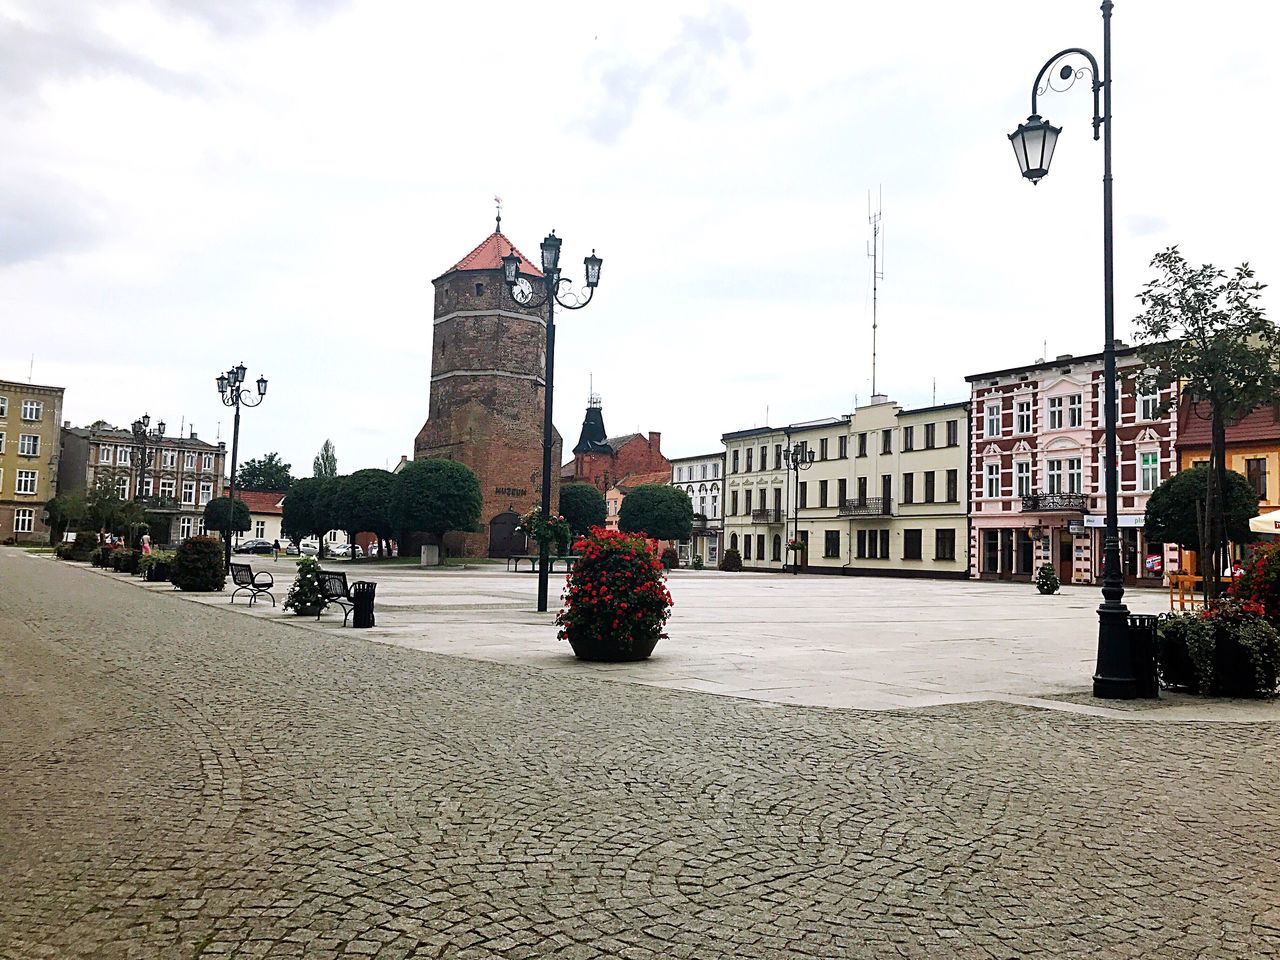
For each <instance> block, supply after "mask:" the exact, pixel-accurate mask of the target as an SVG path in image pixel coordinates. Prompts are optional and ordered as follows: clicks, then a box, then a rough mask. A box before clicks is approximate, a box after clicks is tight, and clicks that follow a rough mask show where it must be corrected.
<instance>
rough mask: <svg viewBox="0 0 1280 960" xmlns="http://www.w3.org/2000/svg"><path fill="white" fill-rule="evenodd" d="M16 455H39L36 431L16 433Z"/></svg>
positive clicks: (38, 437) (38, 439) (38, 440)
mask: <svg viewBox="0 0 1280 960" xmlns="http://www.w3.org/2000/svg"><path fill="white" fill-rule="evenodd" d="M18 455H19V456H22V457H38V456H40V435H39V434H36V433H20V434H18Z"/></svg>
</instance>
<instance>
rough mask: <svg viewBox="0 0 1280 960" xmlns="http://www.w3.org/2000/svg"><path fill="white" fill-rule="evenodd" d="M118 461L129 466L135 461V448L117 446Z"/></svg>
mask: <svg viewBox="0 0 1280 960" xmlns="http://www.w3.org/2000/svg"><path fill="white" fill-rule="evenodd" d="M116 463H117V464H118V465H119V466H122V467H127V466H129V465H130V464H132V463H133V450H132V448H130V447H116Z"/></svg>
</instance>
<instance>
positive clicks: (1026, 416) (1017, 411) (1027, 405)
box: [1013, 400, 1031, 433]
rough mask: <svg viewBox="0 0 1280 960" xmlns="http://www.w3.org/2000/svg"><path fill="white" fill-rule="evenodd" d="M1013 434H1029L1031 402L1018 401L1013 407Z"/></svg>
mask: <svg viewBox="0 0 1280 960" xmlns="http://www.w3.org/2000/svg"><path fill="white" fill-rule="evenodd" d="M1013 432H1014V433H1030V432H1031V401H1030V400H1019V401H1018V402H1017V403H1015V404H1014V405H1013Z"/></svg>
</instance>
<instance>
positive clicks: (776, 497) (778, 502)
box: [773, 487, 782, 516]
mask: <svg viewBox="0 0 1280 960" xmlns="http://www.w3.org/2000/svg"><path fill="white" fill-rule="evenodd" d="M773 510H774V512H775V513H776V514H778V516H782V488H781V487H774V488H773Z"/></svg>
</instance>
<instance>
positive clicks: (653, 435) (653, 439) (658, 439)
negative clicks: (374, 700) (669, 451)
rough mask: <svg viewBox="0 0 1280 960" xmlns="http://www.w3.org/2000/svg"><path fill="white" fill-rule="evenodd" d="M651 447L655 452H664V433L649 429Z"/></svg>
mask: <svg viewBox="0 0 1280 960" xmlns="http://www.w3.org/2000/svg"><path fill="white" fill-rule="evenodd" d="M649 449H650V450H652V451H653V452H654V453H661V452H662V434H661V433H658V432H657V431H655V430H650V431H649Z"/></svg>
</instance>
